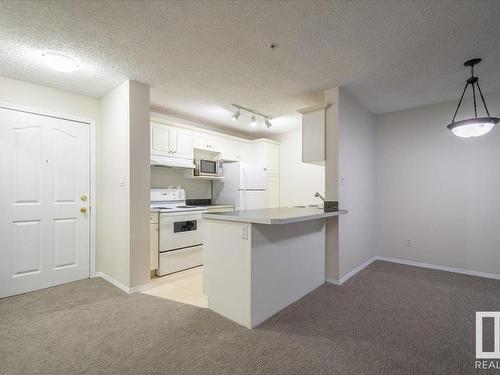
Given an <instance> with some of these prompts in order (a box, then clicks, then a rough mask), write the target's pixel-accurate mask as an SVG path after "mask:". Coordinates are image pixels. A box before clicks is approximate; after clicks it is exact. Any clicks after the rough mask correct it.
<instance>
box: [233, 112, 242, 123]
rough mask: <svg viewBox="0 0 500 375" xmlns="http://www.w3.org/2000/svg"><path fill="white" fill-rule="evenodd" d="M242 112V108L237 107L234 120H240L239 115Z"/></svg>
mask: <svg viewBox="0 0 500 375" xmlns="http://www.w3.org/2000/svg"><path fill="white" fill-rule="evenodd" d="M240 114H241V112H240V110H239V109H237V110H236V112H234V115H233V121H236V120H238V117H240Z"/></svg>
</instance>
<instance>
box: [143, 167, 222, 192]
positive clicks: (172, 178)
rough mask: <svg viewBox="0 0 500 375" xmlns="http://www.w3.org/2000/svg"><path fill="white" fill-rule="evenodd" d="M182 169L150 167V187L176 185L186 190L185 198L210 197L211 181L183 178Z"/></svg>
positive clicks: (158, 187)
mask: <svg viewBox="0 0 500 375" xmlns="http://www.w3.org/2000/svg"><path fill="white" fill-rule="evenodd" d="M183 171H184V170H183V169H180V168H165V167H151V188H153V189H160V188H168V187H174V188H176V187H178V186H180V187H181V188H182V189H184V190H185V191H186V198H187V199H211V198H212V183H211V182H210V181H203V180H194V179H189V178H185V177H184V174H183Z"/></svg>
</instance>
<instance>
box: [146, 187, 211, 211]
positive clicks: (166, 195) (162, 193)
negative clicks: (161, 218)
mask: <svg viewBox="0 0 500 375" xmlns="http://www.w3.org/2000/svg"><path fill="white" fill-rule="evenodd" d="M150 204H151V210H159V212H160V213H169V212H182V211H206V207H202V206H188V205H186V192H185V191H184V189H151V192H150Z"/></svg>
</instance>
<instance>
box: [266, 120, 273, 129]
mask: <svg viewBox="0 0 500 375" xmlns="http://www.w3.org/2000/svg"><path fill="white" fill-rule="evenodd" d="M264 122H265V124H266V126H267V128H268V129H269V128H270V127H271V126H273V124H272V123H271V120H270V119H268V118H266V121H264Z"/></svg>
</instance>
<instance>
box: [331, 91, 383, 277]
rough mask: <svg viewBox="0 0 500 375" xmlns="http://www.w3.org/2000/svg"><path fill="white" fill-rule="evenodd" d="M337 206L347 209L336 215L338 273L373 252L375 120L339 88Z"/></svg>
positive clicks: (367, 258)
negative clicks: (337, 224) (346, 211)
mask: <svg viewBox="0 0 500 375" xmlns="http://www.w3.org/2000/svg"><path fill="white" fill-rule="evenodd" d="M338 113H339V120H338V121H339V126H338V129H339V130H338V137H339V144H338V154H339V159H338V165H339V166H338V168H339V172H338V173H339V205H340V207H341V208H345V209H347V210H349V213H348V214H347V215H343V216H341V217H340V218H339V228H338V235H339V276H340V278H342V277H344V276H345V275H346V274H348V273H349V272H351V271H352V270H354V269H355V268H357V267H359V266H360V265H362V264H363V263H365V262H366V261H368V260H370V259H371V258H372V257H373V256H374V255H375V244H374V240H375V233H374V221H375V219H376V218H375V216H374V202H375V192H374V185H375V172H374V168H375V160H374V159H375V142H374V138H375V128H374V127H375V120H374V117H373V115H372V114H371V113H370V112H369V111H368V110H367V109H366V108H364V107H363V106H362V105H361V104H359V103H358V102H357V101H356V100H355V99H354V98H352V97H351V96H350V95H348V94H347V93H346V92H345V90H344V89H342V88H340V89H339V107H338Z"/></svg>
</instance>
